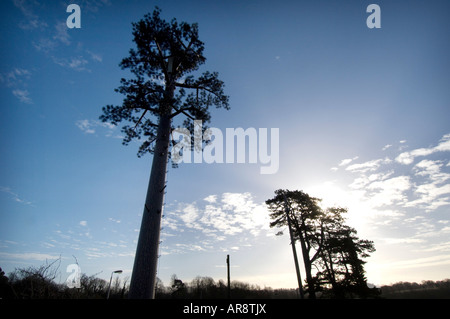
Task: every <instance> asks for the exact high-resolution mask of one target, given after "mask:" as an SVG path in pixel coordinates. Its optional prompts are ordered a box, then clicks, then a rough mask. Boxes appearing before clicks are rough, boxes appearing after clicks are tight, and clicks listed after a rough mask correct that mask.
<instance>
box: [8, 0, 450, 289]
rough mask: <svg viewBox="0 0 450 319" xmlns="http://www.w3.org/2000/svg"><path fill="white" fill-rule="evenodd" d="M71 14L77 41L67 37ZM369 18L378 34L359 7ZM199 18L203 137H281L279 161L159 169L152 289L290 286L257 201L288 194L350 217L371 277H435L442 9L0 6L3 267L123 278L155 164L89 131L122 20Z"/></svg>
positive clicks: (444, 111)
mask: <svg viewBox="0 0 450 319" xmlns="http://www.w3.org/2000/svg"><path fill="white" fill-rule="evenodd" d="M70 3H76V4H79V5H80V7H81V29H68V28H67V26H66V19H67V17H68V15H69V14H68V13H66V8H67V5H68V4H70ZM370 3H377V4H378V5H379V6H380V8H381V29H369V28H368V27H367V26H366V18H367V17H368V15H369V14H368V13H366V8H367V6H368V5H369V4H370ZM155 5H158V6H159V7H160V8H161V9H162V17H164V18H166V19H168V20H170V19H172V18H173V17H176V18H177V20H178V21H186V22H189V23H193V22H198V24H199V30H200V38H201V40H202V41H204V42H205V56H206V57H207V62H206V64H205V65H204V66H202V68H201V70H200V71H204V70H211V71H218V72H219V74H220V78H221V79H222V80H223V81H224V82H225V84H226V87H225V90H226V93H227V94H228V95H229V96H230V106H231V110H230V111H225V110H215V109H214V110H212V112H211V113H212V123H211V126H213V127H217V128H219V129H221V130H223V131H225V129H226V128H238V127H242V128H251V127H253V128H256V129H258V128H279V132H280V143H279V150H280V153H279V156H280V165H279V170H278V172H277V173H276V174H272V175H261V174H260V173H259V169H260V164H259V163H257V164H249V163H244V164H226V163H224V164H206V163H203V164H181V165H180V167H179V168H177V169H172V168H170V169H169V173H168V186H167V195H166V200H165V202H166V206H165V210H164V219H163V224H164V228H163V230H162V234H161V240H162V243H161V252H160V254H161V257H160V260H159V269H158V276H159V277H160V278H161V279H162V280H163V282H164V283H165V284H169V280H170V276H171V275H172V274H177V276H178V277H179V278H180V279H182V280H186V281H189V280H191V279H192V278H194V277H195V276H197V275H202V276H211V277H213V278H214V279H216V280H218V279H225V278H226V268H225V259H226V255H227V254H230V256H231V264H232V269H231V273H232V279H236V280H242V281H247V282H251V283H255V284H259V285H260V286H262V287H264V286H271V287H295V286H296V277H295V270H294V263H293V260H292V254H291V250H290V247H289V240H288V238H287V236H281V237H275V236H274V234H275V233H276V232H277V231H278V230H277V229H269V227H268V223H269V219H268V213H267V209H266V207H265V205H264V201H265V200H266V199H269V198H271V197H273V192H274V190H276V189H278V188H289V189H301V190H304V191H306V192H308V193H309V194H310V195H312V196H316V197H321V198H323V200H324V204H326V205H335V204H340V205H343V206H346V207H348V208H349V214H348V215H349V221H348V222H349V224H352V225H353V226H354V227H356V229H357V230H358V234H359V236H360V237H361V238H364V239H370V240H373V241H374V242H375V247H376V248H377V251H376V252H375V253H374V254H373V255H372V257H371V258H369V259H368V263H367V265H366V270H367V277H368V281H369V282H373V283H376V284H389V283H393V282H397V281H421V280H428V279H431V280H440V279H444V278H449V277H450V273H449V271H448V269H449V265H450V241H449V234H450V221H449V209H450V206H449V205H450V184H449V181H450V153H449V152H450V135H449V134H450V120H449V119H450V105H449V102H450V91H449V90H448V88H449V87H450V76H449V74H450V72H449V71H450V64H449V63H450V62H449V60H448V56H450V44H449V40H448V35H449V34H448V33H449V30H450V21H448V18H447V13H448V12H449V10H450V3H449V2H448V1H395V2H393V1H260V0H258V1H257V0H249V1H226V2H225V1H200V0H199V1H118V0H78V1H75V0H73V1H71V2H66V1H38V0H7V1H2V2H1V4H0V12H1V20H0V27H1V30H2V35H1V37H2V41H1V52H2V59H1V62H0V94H1V107H0V112H1V113H0V119H1V120H0V121H1V125H0V133H1V134H0V143H1V144H0V145H1V149H2V153H1V156H0V164H1V167H2V169H1V170H0V205H1V206H0V208H1V210H0V211H1V223H0V267H2V268H3V269H4V270H5V271H6V272H9V271H12V270H13V269H14V267H26V266H28V265H40V264H42V263H43V262H45V260H46V259H48V260H53V259H56V258H59V256H61V260H62V263H61V275H60V279H61V281H64V280H65V278H66V277H67V276H68V273H65V269H66V267H67V265H69V264H71V263H73V262H74V261H75V259H74V257H73V256H75V257H76V258H77V260H78V263H79V264H80V266H81V269H82V271H83V272H85V273H87V274H88V275H92V274H97V273H99V276H101V277H103V278H109V275H110V274H111V271H113V270H116V269H123V270H124V273H123V274H122V275H120V276H121V277H122V278H124V277H126V276H130V275H131V269H132V265H133V258H134V252H135V248H136V240H137V236H138V229H139V227H140V221H141V216H142V209H143V203H144V198H145V193H146V188H147V183H148V178H149V174H150V166H151V161H152V157H151V155H147V156H145V157H143V158H138V157H137V156H136V153H137V150H138V147H139V145H138V144H137V143H131V144H130V145H129V146H127V147H125V146H122V145H121V132H120V127H114V126H113V125H111V124H108V123H101V122H100V121H99V120H98V117H99V115H100V114H101V108H102V107H103V106H105V105H106V104H120V103H121V101H122V96H121V95H120V94H118V93H115V92H114V89H115V88H116V87H118V86H119V84H120V83H119V81H120V78H122V77H127V76H128V75H129V74H128V72H127V71H123V70H121V69H120V68H119V66H118V64H119V62H120V61H121V59H122V58H124V57H125V56H127V53H128V50H129V49H130V48H131V47H133V42H132V35H131V30H132V29H131V23H132V22H136V21H138V20H139V19H141V18H142V17H143V15H144V14H145V13H147V12H151V11H153V9H154V6H155Z"/></svg>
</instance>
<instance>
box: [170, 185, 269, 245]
mask: <svg viewBox="0 0 450 319" xmlns="http://www.w3.org/2000/svg"><path fill="white" fill-rule="evenodd" d="M205 202H206V203H205ZM269 223H270V221H269V213H268V210H267V208H266V205H265V204H264V203H257V202H255V201H254V199H253V197H252V195H251V194H250V193H223V194H222V195H220V196H218V195H210V196H207V197H206V198H205V201H204V202H203V201H202V202H192V203H178V204H177V205H176V207H173V208H172V207H168V208H167V209H166V213H165V217H164V218H163V226H164V230H165V232H167V233H168V234H171V233H172V231H176V232H177V234H179V233H180V232H181V231H189V230H190V231H192V232H194V233H197V234H198V235H202V236H204V237H203V238H209V239H208V240H207V241H204V242H203V244H202V245H200V246H201V247H202V248H204V249H212V248H213V247H215V248H217V244H219V243H221V242H224V241H225V240H226V239H231V238H236V237H235V236H236V235H239V236H242V235H243V234H245V235H246V236H250V237H253V238H256V237H257V236H259V235H262V234H264V235H266V233H267V232H268V231H269ZM227 242H229V241H228V240H227ZM183 244H185V245H188V243H183ZM197 244H198V243H197ZM172 246H173V245H172ZM176 247H177V250H176V252H179V251H180V249H182V248H183V247H184V248H186V247H187V246H183V245H177V246H176ZM233 247H238V246H237V245H236V244H235V245H233ZM172 249H173V247H167V249H166V252H167V251H172V252H175V251H173V250H172ZM190 249H192V247H191V248H190ZM227 249H231V248H230V247H228V248H227Z"/></svg>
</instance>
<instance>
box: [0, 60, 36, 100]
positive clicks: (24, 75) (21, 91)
mask: <svg viewBox="0 0 450 319" xmlns="http://www.w3.org/2000/svg"><path fill="white" fill-rule="evenodd" d="M30 79H31V71H30V70H27V69H23V68H14V70H12V71H10V72H7V73H3V74H0V83H3V84H4V85H6V87H8V88H11V89H12V94H13V95H14V96H15V97H17V98H18V99H19V101H20V102H22V103H25V104H32V103H33V100H32V99H31V98H30V92H29V91H28V90H27V89H26V87H27V84H28V81H29V80H30Z"/></svg>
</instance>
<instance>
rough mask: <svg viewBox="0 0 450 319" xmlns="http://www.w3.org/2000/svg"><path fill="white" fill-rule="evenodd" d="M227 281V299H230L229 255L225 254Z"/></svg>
mask: <svg viewBox="0 0 450 319" xmlns="http://www.w3.org/2000/svg"><path fill="white" fill-rule="evenodd" d="M227 281H228V299H231V284H230V255H227Z"/></svg>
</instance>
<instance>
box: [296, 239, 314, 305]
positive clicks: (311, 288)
mask: <svg viewBox="0 0 450 319" xmlns="http://www.w3.org/2000/svg"><path fill="white" fill-rule="evenodd" d="M300 246H301V247H302V256H303V263H304V265H305V273H306V281H307V283H308V293H309V296H308V298H309V299H316V293H315V289H314V280H313V277H312V273H311V270H312V265H311V260H310V259H309V250H308V249H307V248H306V244H305V238H304V236H303V234H302V233H300Z"/></svg>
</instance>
